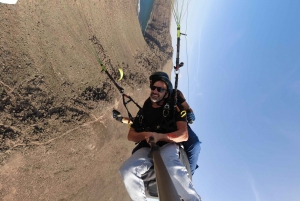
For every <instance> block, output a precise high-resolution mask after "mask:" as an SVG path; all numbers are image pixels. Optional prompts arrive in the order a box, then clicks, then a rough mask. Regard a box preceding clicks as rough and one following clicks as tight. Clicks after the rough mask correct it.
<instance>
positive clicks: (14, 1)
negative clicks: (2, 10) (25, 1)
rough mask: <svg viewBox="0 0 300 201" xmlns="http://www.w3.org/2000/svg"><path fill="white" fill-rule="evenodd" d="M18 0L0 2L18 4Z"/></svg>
mask: <svg viewBox="0 0 300 201" xmlns="http://www.w3.org/2000/svg"><path fill="white" fill-rule="evenodd" d="M17 2H18V0H0V3H6V4H16V3H17Z"/></svg>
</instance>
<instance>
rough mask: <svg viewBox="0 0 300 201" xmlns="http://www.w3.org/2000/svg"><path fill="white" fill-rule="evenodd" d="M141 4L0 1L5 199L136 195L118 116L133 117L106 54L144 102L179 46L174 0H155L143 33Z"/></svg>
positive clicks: (1, 187) (1, 190)
mask: <svg viewBox="0 0 300 201" xmlns="http://www.w3.org/2000/svg"><path fill="white" fill-rule="evenodd" d="M137 3H138V2H137V0H122V1H116V0H68V1H58V0H52V1H31V0H19V1H18V3H17V4H16V5H6V4H0V200H3V201H11V200H17V201H18V200H22V201H23V200H29V201H34V200H51V201H53V200H60V201H63V200H65V201H67V200H70V201H71V200H72V201H73V200H78V201H83V200H95V201H96V200H97V201H99V200H101V201H102V200H103V201H107V200H112V201H126V200H130V199H129V196H128V195H127V192H126V190H125V188H124V185H123V182H122V180H121V177H120V175H119V173H118V168H119V167H120V165H121V164H122V162H123V161H124V160H125V159H126V158H127V157H128V156H129V155H130V153H131V150H132V148H133V147H134V143H133V142H129V141H127V132H128V126H127V125H125V124H121V123H119V122H117V121H115V120H114V119H113V118H112V109H113V108H115V109H118V110H119V111H121V113H122V114H123V115H124V116H126V115H127V114H126V110H125V108H124V106H123V104H122V99H121V97H122V96H121V93H120V92H119V91H118V89H117V88H116V87H115V86H114V84H113V82H112V81H111V80H110V79H109V78H108V76H107V75H106V73H105V72H104V71H103V70H102V68H101V66H100V65H99V62H98V58H99V59H101V61H102V62H103V64H104V66H105V67H106V68H107V70H108V72H109V73H110V74H111V75H112V77H113V78H114V79H115V80H116V82H117V83H118V84H119V85H120V86H122V87H123V88H124V90H125V93H126V94H127V95H130V96H131V97H132V98H133V99H134V100H135V101H136V102H138V103H139V104H140V105H141V104H142V103H143V101H144V100H145V98H146V97H147V96H148V95H149V89H148V76H149V75H150V73H151V72H154V71H156V70H164V71H166V72H168V73H170V72H171V68H172V61H171V57H172V52H173V49H172V46H171V36H170V32H169V29H170V17H171V8H170V2H169V1H164V0H156V1H155V5H154V9H153V13H152V17H151V19H150V22H149V26H148V29H147V31H146V34H145V36H143V35H142V32H141V30H140V25H139V21H138V17H137V15H138V13H137ZM119 68H121V69H123V72H124V77H123V79H122V80H121V81H117V80H118V79H119V76H120V75H119V71H118V69H119ZM128 106H129V109H130V111H131V113H132V114H133V115H134V114H135V113H136V112H137V108H136V107H135V106H134V105H133V104H132V103H129V104H128Z"/></svg>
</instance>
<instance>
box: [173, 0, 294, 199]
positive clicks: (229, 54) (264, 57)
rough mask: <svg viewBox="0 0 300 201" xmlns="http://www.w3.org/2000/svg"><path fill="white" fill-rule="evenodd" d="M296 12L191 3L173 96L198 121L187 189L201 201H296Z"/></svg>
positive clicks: (256, 2)
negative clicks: (178, 93) (181, 98)
mask: <svg viewBox="0 0 300 201" xmlns="http://www.w3.org/2000/svg"><path fill="white" fill-rule="evenodd" d="M299 8H300V1H292V0H286V1H282V0H281V1H279V0H273V1H266V0H251V1H246V0H245V1H241V0H226V1H224V0H191V3H190V6H189V9H188V13H187V15H185V17H187V20H186V18H184V19H183V20H182V22H181V32H185V33H187V37H186V38H185V37H184V36H182V37H181V49H180V51H181V54H180V58H181V61H183V62H184V63H185V66H184V67H183V68H182V69H181V71H180V80H179V89H181V90H182V91H183V92H184V94H185V96H186V97H187V98H188V102H189V104H190V106H191V107H192V108H193V109H194V111H195V114H196V121H195V123H194V124H193V125H192V128H193V130H194V131H195V132H196V133H197V135H198V136H199V138H200V140H201V141H202V150H201V154H200V158H199V162H198V163H199V166H200V168H199V169H198V170H197V171H196V173H195V175H194V177H193V183H194V185H195V186H196V189H197V191H198V192H199V194H200V195H201V197H202V199H203V200H204V201H282V200H285V201H299V200H300V198H299V195H300V193H299V192H300V171H299V170H300V146H299V144H300V56H299V54H300V26H299V22H300V12H299ZM171 34H172V35H173V39H175V38H176V36H175V34H176V31H175V30H174V28H172V30H171ZM174 43H175V41H174ZM174 48H175V46H174ZM174 62H175V59H174ZM173 75H174V74H173ZM172 77H173V76H172Z"/></svg>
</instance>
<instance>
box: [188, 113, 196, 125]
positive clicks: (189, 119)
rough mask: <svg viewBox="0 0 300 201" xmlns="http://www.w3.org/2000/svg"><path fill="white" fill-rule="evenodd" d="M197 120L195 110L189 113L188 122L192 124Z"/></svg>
mask: <svg viewBox="0 0 300 201" xmlns="http://www.w3.org/2000/svg"><path fill="white" fill-rule="evenodd" d="M195 120H196V117H195V114H194V113H193V112H189V113H187V122H188V123H189V124H192V123H193V122H194V121H195Z"/></svg>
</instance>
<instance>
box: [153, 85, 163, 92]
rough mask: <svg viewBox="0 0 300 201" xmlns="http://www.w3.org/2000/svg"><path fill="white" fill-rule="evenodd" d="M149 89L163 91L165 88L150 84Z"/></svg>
mask: <svg viewBox="0 0 300 201" xmlns="http://www.w3.org/2000/svg"><path fill="white" fill-rule="evenodd" d="M150 88H151V90H152V91H154V90H155V89H157V91H158V92H164V91H165V90H166V89H165V88H162V87H157V86H150Z"/></svg>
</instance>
